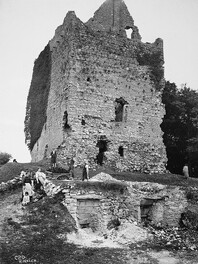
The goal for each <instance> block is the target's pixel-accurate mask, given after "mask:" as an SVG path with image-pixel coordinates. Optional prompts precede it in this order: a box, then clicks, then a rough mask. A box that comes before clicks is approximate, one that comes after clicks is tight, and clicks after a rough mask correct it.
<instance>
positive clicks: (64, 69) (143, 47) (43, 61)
mask: <svg viewBox="0 0 198 264" xmlns="http://www.w3.org/2000/svg"><path fill="white" fill-rule="evenodd" d="M129 29H131V31H132V33H131V37H130V38H129V37H127V34H126V31H127V30H129ZM163 64H164V58H163V41H162V40H161V39H157V40H156V41H155V42H154V43H143V42H142V41H141V36H140V34H139V30H138V28H137V26H135V25H134V21H133V18H132V17H131V15H130V13H129V11H128V9H127V7H126V5H125V3H124V2H123V1H122V0H106V1H105V2H104V3H103V4H102V6H101V7H100V8H99V9H98V10H97V11H96V12H95V14H94V16H93V18H91V19H89V20H88V22H87V23H83V22H82V21H81V20H80V19H79V18H77V17H76V15H75V13H74V12H73V11H70V12H68V13H67V15H66V17H65V19H64V22H63V24H62V25H61V26H59V27H58V28H57V29H56V31H55V36H54V37H53V39H52V40H50V41H49V43H48V44H47V46H46V47H45V49H44V50H43V51H42V52H41V53H40V55H39V57H38V58H37V59H36V61H35V64H34V70H33V76H32V82H31V86H30V90H29V95H28V99H27V108H26V118H25V135H26V143H27V145H28V147H29V149H30V151H31V157H32V161H38V160H41V159H43V158H45V157H48V156H49V154H50V152H51V151H52V150H53V149H57V153H58V158H59V159H61V160H62V161H63V162H67V161H69V160H70V159H71V157H74V158H75V163H76V165H82V163H83V161H84V159H88V160H89V162H90V164H91V166H94V164H96V163H98V164H100V165H101V164H104V165H107V166H110V167H115V168H118V169H120V170H122V171H141V172H151V173H153V172H163V171H164V170H165V164H166V160H167V159H166V151H165V147H164V144H163V139H162V131H161V128H160V124H161V123H162V119H163V116H164V114H165V110H164V105H163V104H162V101H161V94H162V91H163V88H164V69H163Z"/></svg>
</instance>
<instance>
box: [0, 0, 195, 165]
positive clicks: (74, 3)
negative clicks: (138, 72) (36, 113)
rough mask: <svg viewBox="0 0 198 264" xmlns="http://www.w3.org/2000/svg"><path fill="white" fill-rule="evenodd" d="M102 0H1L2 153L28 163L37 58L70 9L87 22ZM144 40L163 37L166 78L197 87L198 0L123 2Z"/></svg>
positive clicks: (0, 136) (0, 142)
mask: <svg viewBox="0 0 198 264" xmlns="http://www.w3.org/2000/svg"><path fill="white" fill-rule="evenodd" d="M103 2H104V1H103V0H84V1H83V0H0V152H1V151H3V152H4V151H5V152H8V153H10V154H11V155H12V156H13V158H16V159H17V160H18V161H19V162H28V161H30V154H29V151H28V149H27V147H26V146H25V143H24V142H25V137H24V132H23V130H24V119H25V107H26V100H27V95H28V91H29V87H30V82H31V78H32V72H33V65H34V60H35V59H36V58H37V57H38V55H39V53H40V52H41V51H42V50H43V48H44V47H45V46H46V44H47V43H48V41H49V40H50V39H51V38H52V37H53V36H54V32H55V29H56V28H57V27H58V26H59V25H61V24H62V22H63V20H64V17H65V15H66V13H67V12H68V11H70V10H72V11H75V12H76V15H77V16H78V17H79V18H80V19H81V20H82V21H83V22H86V21H87V20H88V19H89V18H90V17H92V16H93V14H94V12H95V11H96V10H97V9H98V8H99V6H100V5H101V4H102V3H103ZM125 3H126V5H127V7H128V10H129V12H130V13H131V15H132V17H133V19H134V21H135V25H136V26H138V28H139V31H140V34H141V36H142V41H143V42H153V41H155V39H156V38H158V37H160V38H162V39H163V40H164V56H165V78H166V80H169V81H171V82H175V83H176V84H177V85H178V87H180V86H181V84H183V83H187V85H188V86H189V87H190V88H192V89H194V90H196V89H198V85H197V84H198V73H197V62H198V0H125Z"/></svg>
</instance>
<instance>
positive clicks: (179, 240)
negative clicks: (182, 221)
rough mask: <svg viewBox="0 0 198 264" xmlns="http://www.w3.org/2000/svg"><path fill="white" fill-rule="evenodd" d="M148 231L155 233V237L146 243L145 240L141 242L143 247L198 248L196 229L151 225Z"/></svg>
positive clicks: (195, 249) (194, 249)
mask: <svg viewBox="0 0 198 264" xmlns="http://www.w3.org/2000/svg"><path fill="white" fill-rule="evenodd" d="M148 232H149V233H151V234H152V235H153V238H152V240H149V241H147V242H145V243H144V242H143V244H141V246H143V247H144V246H147V247H150V248H155V249H157V248H158V249H168V250H169V249H171V250H190V251H197V250H198V232H197V231H195V230H189V229H187V228H178V227H172V228H167V229H165V228H164V229H157V228H153V227H151V226H149V227H148ZM139 246H140V245H139Z"/></svg>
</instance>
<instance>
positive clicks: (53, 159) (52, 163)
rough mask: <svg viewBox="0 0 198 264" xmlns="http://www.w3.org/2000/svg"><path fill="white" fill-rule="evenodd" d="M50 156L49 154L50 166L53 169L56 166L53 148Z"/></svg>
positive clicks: (55, 155)
mask: <svg viewBox="0 0 198 264" xmlns="http://www.w3.org/2000/svg"><path fill="white" fill-rule="evenodd" d="M50 156H51V168H52V170H53V171H54V170H55V168H56V158H57V154H56V150H55V149H54V150H53V151H52V152H51V154H50Z"/></svg>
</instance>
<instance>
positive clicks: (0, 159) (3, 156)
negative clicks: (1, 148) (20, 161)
mask: <svg viewBox="0 0 198 264" xmlns="http://www.w3.org/2000/svg"><path fill="white" fill-rule="evenodd" d="M11 158H12V155H10V154H8V153H6V152H0V165H4V164H6V163H7V162H8V161H9V160H10V159H11Z"/></svg>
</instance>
